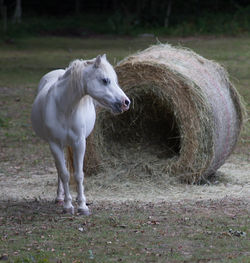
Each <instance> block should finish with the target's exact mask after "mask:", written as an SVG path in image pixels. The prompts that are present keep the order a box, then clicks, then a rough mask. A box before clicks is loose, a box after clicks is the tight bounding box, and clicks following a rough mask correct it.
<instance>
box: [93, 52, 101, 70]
mask: <svg viewBox="0 0 250 263" xmlns="http://www.w3.org/2000/svg"><path fill="white" fill-rule="evenodd" d="M101 59H102V56H101V55H98V56H97V57H96V59H95V64H94V67H95V68H98V67H99V66H100V64H101Z"/></svg>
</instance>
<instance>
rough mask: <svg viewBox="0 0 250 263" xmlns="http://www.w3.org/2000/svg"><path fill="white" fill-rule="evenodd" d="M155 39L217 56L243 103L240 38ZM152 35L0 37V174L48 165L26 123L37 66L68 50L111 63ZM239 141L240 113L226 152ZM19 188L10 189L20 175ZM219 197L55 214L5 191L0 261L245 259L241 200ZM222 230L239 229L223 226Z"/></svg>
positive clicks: (245, 154)
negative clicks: (235, 137)
mask: <svg viewBox="0 0 250 263" xmlns="http://www.w3.org/2000/svg"><path fill="white" fill-rule="evenodd" d="M159 40H160V41H161V42H163V43H165V42H168V43H172V44H177V45H182V46H186V47H189V48H192V49H193V50H194V51H196V52H198V53H199V54H201V55H203V56H205V57H207V58H209V59H213V60H216V61H218V62H220V63H221V64H223V65H224V66H225V67H226V69H227V70H228V71H229V74H230V77H231V80H232V81H233V83H234V84H235V85H236V87H237V89H238V91H239V93H240V94H241V96H242V97H243V98H244V100H245V103H246V108H247V110H248V111H249V110H250V74H249V72H250V62H249V61H250V48H249V47H250V38H183V39H174V38H172V39H163V38H162V39H161V38H160V39H159ZM155 43H156V40H155V39H153V38H115V37H114V38H111V37H110V38H97V37H96V38H87V39H80V38H58V37H50V38H46V37H41V38H24V39H18V40H14V41H11V42H0V138H1V140H0V177H1V179H2V180H4V178H11V177H13V178H15V180H19V179H22V180H23V181H24V182H25V181H27V182H28V181H29V176H30V173H37V174H39V175H41V176H43V175H45V174H48V173H51V169H52V168H53V167H54V165H53V161H52V158H51V156H50V153H49V151H48V147H47V146H46V145H45V144H44V143H43V142H42V141H41V140H40V139H38V138H37V137H36V136H35V135H34V133H33V132H32V129H31V123H30V110H31V104H32V102H33V99H34V96H35V93H36V88H37V84H38V82H39V79H40V78H41V76H42V75H44V74H45V73H47V72H48V71H50V70H53V69H55V68H65V67H66V66H67V65H68V64H69V62H70V61H72V60H73V59H75V58H84V59H87V58H93V57H95V56H96V55H98V54H103V53H106V54H107V57H108V59H109V60H110V62H111V63H112V64H116V62H117V61H119V60H121V59H122V58H124V57H125V56H127V55H129V54H131V53H133V52H136V51H137V50H142V49H144V48H146V47H148V46H149V45H152V44H155ZM249 148H250V125H249V122H248V123H247V122H246V124H245V128H244V130H243V132H242V135H241V138H240V141H239V145H238V147H237V148H236V150H235V155H237V156H240V157H241V158H243V159H244V161H245V162H248V163H249V162H250V153H249ZM52 171H53V173H54V170H52ZM51 176H54V177H55V174H53V175H51ZM13 183H14V184H15V181H13ZM4 187H5V188H6V189H8V187H9V188H11V185H5V186H4ZM22 188H23V189H20V192H21V191H23V190H25V183H23V185H22ZM6 189H5V191H6ZM184 189H185V188H184ZM139 190H140V189H138V191H139ZM44 191H45V192H46V189H44ZM96 191H99V189H96ZM110 191H111V194H112V189H110ZM228 196H229V198H226V199H222V200H216V201H213V200H211V201H199V200H197V201H194V200H188V199H187V200H184V199H182V200H180V201H177V202H175V203H174V204H172V203H170V202H167V201H164V202H161V203H155V204H154V203H150V201H148V202H146V200H145V202H132V201H127V202H123V203H116V202H115V201H113V202H110V201H107V202H105V201H98V202H95V200H93V204H91V205H90V207H91V210H92V211H93V215H92V216H90V217H89V218H84V217H80V216H77V215H76V216H66V215H62V214H61V213H60V211H61V208H57V207H55V205H54V204H53V202H51V201H46V200H39V199H38V200H35V201H34V200H28V201H27V202H25V201H23V200H14V199H10V198H8V199H10V200H3V201H0V234H1V236H0V261H1V260H6V261H9V262H119V261H121V262H249V261H250V253H249V247H250V238H249V235H250V232H249V229H250V221H249V205H248V204H247V201H246V200H245V199H244V198H243V199H242V198H240V199H238V198H234V197H231V196H230V193H228ZM211 198H212V199H214V198H213V197H211ZM230 229H233V231H242V232H244V233H245V234H246V236H245V235H238V234H237V233H236V232H232V233H230V232H229V230H230Z"/></svg>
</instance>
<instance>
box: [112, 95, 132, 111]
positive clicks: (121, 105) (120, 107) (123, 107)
mask: <svg viewBox="0 0 250 263" xmlns="http://www.w3.org/2000/svg"><path fill="white" fill-rule="evenodd" d="M129 105H130V100H129V99H128V98H125V99H124V100H123V101H122V102H121V101H118V102H116V103H115V104H114V107H113V109H114V113H122V112H124V111H127V110H128V109H129Z"/></svg>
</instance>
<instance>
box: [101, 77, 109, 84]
mask: <svg viewBox="0 0 250 263" xmlns="http://www.w3.org/2000/svg"><path fill="white" fill-rule="evenodd" d="M102 82H103V84H104V85H108V84H109V83H110V79H108V78H105V79H102Z"/></svg>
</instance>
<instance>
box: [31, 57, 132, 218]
mask: <svg viewBox="0 0 250 263" xmlns="http://www.w3.org/2000/svg"><path fill="white" fill-rule="evenodd" d="M95 101H97V102H98V103H99V104H100V105H101V106H103V107H105V108H108V109H111V111H112V112H113V113H122V112H123V111H126V110H128V109H129V105H130V100H129V98H128V97H127V96H126V95H125V93H124V92H123V91H122V90H121V89H120V87H119V85H118V82H117V76H116V73H115V71H114V69H113V67H112V66H111V65H110V63H109V62H108V61H107V59H106V55H102V56H100V55H99V56H97V58H94V59H92V60H88V61H87V60H86V61H84V60H75V61H73V62H72V63H71V64H70V65H69V67H68V68H66V69H65V70H63V69H59V70H54V71H51V72H49V73H48V74H46V75H45V76H43V78H42V79H41V80H40V83H39V86H38V94H37V96H36V99H35V101H34V104H33V106H32V113H31V121H32V126H33V129H34V131H35V132H36V134H37V135H38V136H39V137H41V138H42V139H44V140H45V141H47V142H48V143H49V146H50V150H51V152H52V155H53V157H54V159H55V165H56V168H57V172H58V188H57V197H56V201H57V202H63V200H64V204H63V211H64V212H66V213H71V214H73V213H74V207H73V206H72V197H71V195H70V192H69V176H70V175H69V172H68V170H67V167H66V164H65V157H64V148H65V147H67V146H70V147H71V148H72V150H73V165H74V177H75V180H76V183H77V203H78V212H79V213H80V214H84V215H89V208H88V207H87V205H86V198H85V195H84V186H83V178H84V174H83V159H84V153H85V148H86V138H87V137H88V136H89V134H90V133H91V131H92V129H93V127H94V124H95V119H96V112H95V105H96V103H95Z"/></svg>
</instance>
